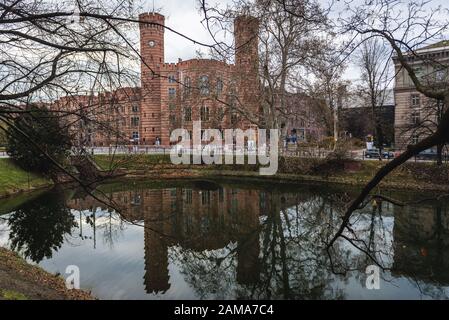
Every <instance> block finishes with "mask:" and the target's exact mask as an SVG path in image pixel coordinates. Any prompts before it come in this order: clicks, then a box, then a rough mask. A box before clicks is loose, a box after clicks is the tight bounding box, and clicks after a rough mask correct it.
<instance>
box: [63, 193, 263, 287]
mask: <svg viewBox="0 0 449 320" xmlns="http://www.w3.org/2000/svg"><path fill="white" fill-rule="evenodd" d="M110 196H112V197H113V199H114V201H115V203H116V204H117V205H119V206H120V208H121V209H122V215H123V217H124V218H125V219H127V220H129V221H140V220H143V221H144V225H145V232H144V237H145V240H144V241H145V270H146V273H145V277H144V278H145V286H146V290H147V292H148V293H151V292H156V293H157V292H165V291H167V290H168V289H169V288H170V284H169V272H168V248H169V247H170V246H173V245H180V246H181V247H182V248H184V249H191V250H194V251H197V252H202V251H205V250H216V249H221V248H224V247H226V246H227V245H228V244H229V243H230V242H237V281H238V282H239V283H241V284H248V283H252V282H255V281H257V280H258V278H259V270H258V266H259V261H258V257H259V231H258V227H259V215H260V212H261V210H260V192H259V191H257V190H244V189H224V188H218V189H216V190H197V189H185V188H183V189H180V188H178V189H176V188H174V189H159V190H157V189H152V190H151V189H146V190H134V191H123V192H116V193H113V194H112V195H110ZM69 206H70V207H71V208H73V209H78V210H83V209H87V208H95V207H97V206H101V204H100V203H97V202H96V201H95V200H94V199H93V198H90V197H89V198H85V199H73V200H71V201H70V203H69Z"/></svg>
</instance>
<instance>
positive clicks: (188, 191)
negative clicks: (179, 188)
mask: <svg viewBox="0 0 449 320" xmlns="http://www.w3.org/2000/svg"><path fill="white" fill-rule="evenodd" d="M185 191H186V194H185V202H186V203H188V204H191V203H192V199H193V192H192V189H186V190H185Z"/></svg>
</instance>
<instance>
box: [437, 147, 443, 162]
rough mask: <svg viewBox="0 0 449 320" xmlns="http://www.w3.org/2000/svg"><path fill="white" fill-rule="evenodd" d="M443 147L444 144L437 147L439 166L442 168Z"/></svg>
mask: <svg viewBox="0 0 449 320" xmlns="http://www.w3.org/2000/svg"><path fill="white" fill-rule="evenodd" d="M443 147H444V144H439V145H437V165H438V166H441V165H442V164H443Z"/></svg>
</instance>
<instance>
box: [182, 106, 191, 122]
mask: <svg viewBox="0 0 449 320" xmlns="http://www.w3.org/2000/svg"><path fill="white" fill-rule="evenodd" d="M184 121H192V108H191V107H185V108H184Z"/></svg>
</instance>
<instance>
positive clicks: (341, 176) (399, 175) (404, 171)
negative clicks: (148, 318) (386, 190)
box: [95, 155, 449, 191]
mask: <svg viewBox="0 0 449 320" xmlns="http://www.w3.org/2000/svg"><path fill="white" fill-rule="evenodd" d="M95 161H96V162H97V163H98V165H99V166H100V167H101V168H102V169H104V170H111V169H121V170H125V171H126V172H127V173H128V176H129V177H135V176H141V177H142V176H145V177H151V178H169V177H170V178H182V177H190V176H191V177H202V176H232V177H245V178H248V179H249V178H251V179H265V180H266V179H268V180H270V179H272V180H283V181H285V182H289V181H317V182H328V183H344V184H351V185H364V184H365V183H366V182H368V181H369V180H370V179H371V178H372V177H373V176H374V174H375V173H376V172H377V171H378V170H379V169H380V168H381V167H382V166H384V165H385V163H386V162H385V161H354V160H339V159H309V158H298V157H280V158H279V169H278V173H277V174H276V175H275V176H260V175H259V166H258V165H249V164H243V165H238V164H233V165H226V164H222V165H173V164H172V163H171V161H170V156H169V155H116V156H114V157H110V156H107V155H97V156H95ZM245 163H247V161H245ZM381 186H387V187H391V188H399V189H418V190H437V191H449V165H446V164H445V165H442V166H437V165H436V164H434V163H430V162H417V163H415V162H408V163H406V164H404V165H402V166H401V167H399V168H397V169H396V170H395V171H393V172H392V173H391V174H390V175H389V176H388V177H386V178H385V180H384V182H383V183H382V184H381Z"/></svg>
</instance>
